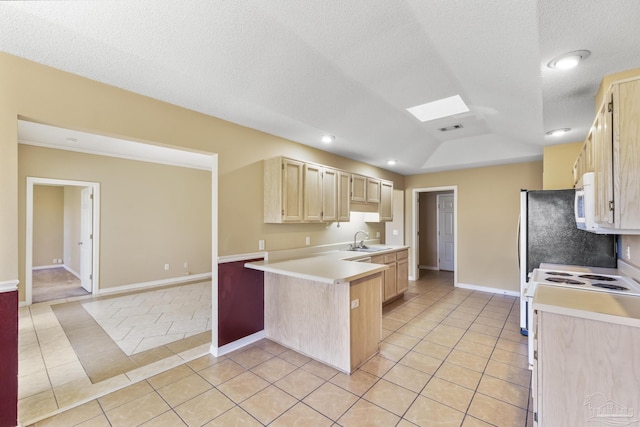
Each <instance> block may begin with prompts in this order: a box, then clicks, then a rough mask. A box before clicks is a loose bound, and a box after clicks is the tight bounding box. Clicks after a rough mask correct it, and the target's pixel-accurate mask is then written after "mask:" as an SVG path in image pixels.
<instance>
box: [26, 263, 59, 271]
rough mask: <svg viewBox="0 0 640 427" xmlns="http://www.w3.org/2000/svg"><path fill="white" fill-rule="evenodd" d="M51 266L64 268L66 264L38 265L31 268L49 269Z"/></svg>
mask: <svg viewBox="0 0 640 427" xmlns="http://www.w3.org/2000/svg"><path fill="white" fill-rule="evenodd" d="M49 268H64V264H51V265H39V266H37V267H31V270H47V269H49Z"/></svg>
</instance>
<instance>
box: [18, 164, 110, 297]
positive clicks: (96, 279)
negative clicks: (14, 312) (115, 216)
mask: <svg viewBox="0 0 640 427" xmlns="http://www.w3.org/2000/svg"><path fill="white" fill-rule="evenodd" d="M35 185H53V186H73V187H91V188H93V223H92V227H93V240H92V241H93V247H92V251H93V261H92V272H93V282H92V294H93V295H96V294H97V293H98V289H100V262H99V259H100V183H99V182H91V181H74V180H68V179H55V178H37V177H31V176H29V177H27V188H26V233H25V234H26V237H25V247H26V253H25V281H24V286H25V301H24V305H31V303H32V302H33V277H32V272H33V270H34V269H33V187H34V186H35ZM56 266H58V267H62V266H63V265H61V264H56Z"/></svg>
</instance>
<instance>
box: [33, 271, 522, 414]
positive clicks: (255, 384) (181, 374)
mask: <svg viewBox="0 0 640 427" xmlns="http://www.w3.org/2000/svg"><path fill="white" fill-rule="evenodd" d="M518 307H519V305H518V301H517V298H514V297H509V296H501V295H494V294H489V293H482V292H473V291H469V290H464V289H457V288H454V287H453V286H452V274H450V273H442V272H440V273H438V272H429V273H428V274H427V276H426V277H424V278H422V279H421V280H419V281H417V282H414V283H411V284H410V289H409V292H408V293H407V295H406V297H405V298H404V299H403V300H401V301H398V302H396V303H393V304H391V305H390V306H387V307H386V308H385V310H384V315H383V335H384V341H383V342H382V343H381V351H380V354H379V355H376V356H374V357H373V358H372V359H370V360H369V361H368V362H367V363H365V364H364V365H363V366H362V367H361V368H360V369H358V370H357V371H356V372H354V373H353V374H352V375H350V376H349V375H345V374H343V373H340V372H338V371H336V370H335V369H333V368H331V367H328V366H326V365H323V364H321V363H318V362H316V361H314V360H311V359H309V358H307V357H305V356H303V355H301V354H299V353H296V352H294V351H291V350H288V349H286V348H284V347H282V346H280V345H278V344H276V343H273V342H271V341H269V340H262V341H260V342H258V343H256V344H254V345H251V346H250V347H248V348H245V349H242V350H239V351H237V352H234V353H231V354H229V355H227V356H223V357H220V358H215V357H213V356H211V355H206V356H203V357H200V358H197V359H195V360H193V361H191V362H189V363H185V364H182V365H180V366H177V367H175V368H173V369H170V370H168V371H166V372H163V373H161V374H159V375H156V376H153V377H150V378H148V379H146V380H143V381H140V382H138V383H135V384H133V385H131V386H129V387H126V388H124V389H121V390H119V391H116V392H114V393H111V394H107V395H105V396H103V397H101V398H99V399H96V400H92V401H89V402H87V403H86V404H84V405H82V406H79V407H76V408H74V409H72V410H69V411H66V412H64V413H62V414H60V415H57V416H55V417H52V418H49V419H46V420H44V421H41V422H38V423H37V424H36V425H37V426H65V427H66V426H75V425H83V426H138V425H144V426H172V427H173V426H185V425H186V426H203V425H205V426H209V427H212V426H263V425H269V426H294V425H295V426H343V427H351V426H358V427H361V426H400V427H409V426H436V425H437V426H463V427H476V426H509V427H511V426H531V425H533V424H532V414H531V409H530V408H531V402H530V397H529V396H530V383H531V375H530V371H529V370H528V369H527V359H526V354H527V353H526V350H527V348H526V339H525V338H524V337H522V336H520V334H519V327H518V318H519V314H518Z"/></svg>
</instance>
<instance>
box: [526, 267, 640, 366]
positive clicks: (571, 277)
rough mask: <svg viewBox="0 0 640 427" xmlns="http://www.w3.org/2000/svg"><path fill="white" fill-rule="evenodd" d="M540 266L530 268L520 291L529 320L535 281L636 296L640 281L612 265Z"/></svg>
mask: <svg viewBox="0 0 640 427" xmlns="http://www.w3.org/2000/svg"><path fill="white" fill-rule="evenodd" d="M540 267H541V268H536V269H534V270H533V273H531V278H530V279H529V282H527V284H526V288H525V289H524V292H523V296H524V297H525V298H526V300H527V304H526V306H527V318H528V319H529V321H530V320H531V319H533V296H534V295H535V292H536V287H537V286H538V285H546V286H561V287H566V288H573V289H581V290H585V291H587V292H589V291H591V292H608V293H616V294H623V295H633V296H640V283H638V282H637V281H635V280H634V279H632V278H631V277H627V276H621V275H619V274H616V273H618V270H616V269H609V268H597V267H581V266H571V265H554V264H540ZM533 338H534V337H533V334H532V333H530V334H529V335H528V341H529V343H528V344H529V367H530V368H531V367H532V366H533Z"/></svg>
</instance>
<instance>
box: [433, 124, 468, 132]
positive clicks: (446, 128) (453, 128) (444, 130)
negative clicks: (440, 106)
mask: <svg viewBox="0 0 640 427" xmlns="http://www.w3.org/2000/svg"><path fill="white" fill-rule="evenodd" d="M463 127H464V126H462V123H459V124H457V125H452V126H447V127H443V128H440V129H438V130H439V131H440V132H449V131H452V130H456V129H462V128H463Z"/></svg>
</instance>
